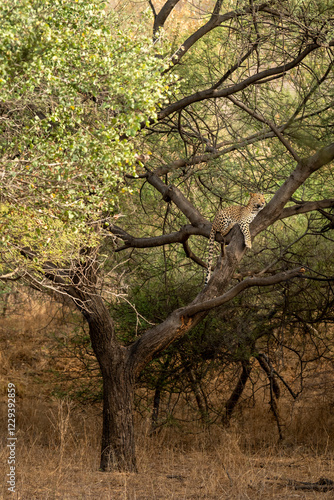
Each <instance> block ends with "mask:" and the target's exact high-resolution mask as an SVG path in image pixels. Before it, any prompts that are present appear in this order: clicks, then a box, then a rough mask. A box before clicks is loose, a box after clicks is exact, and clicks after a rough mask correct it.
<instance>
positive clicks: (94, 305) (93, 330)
mask: <svg viewBox="0 0 334 500" xmlns="http://www.w3.org/2000/svg"><path fill="white" fill-rule="evenodd" d="M83 299H84V300H83ZM81 300H82V301H83V303H84V307H80V309H81V311H82V313H83V315H84V316H85V318H86V319H87V321H88V324H89V333H90V338H91V342H92V347H93V349H94V353H95V355H96V358H97V360H98V362H99V365H100V368H101V374H102V379H103V427H102V443H101V462H100V470H103V471H108V470H119V471H131V472H136V470H137V467H136V455H135V439H134V423H133V402H134V385H135V378H134V376H133V369H132V368H131V366H130V363H129V357H128V349H126V348H125V347H122V346H121V345H120V344H119V343H118V342H117V339H116V336H115V331H114V324H113V321H112V319H111V317H110V314H109V311H108V309H107V308H106V306H105V304H104V302H103V300H102V298H101V297H99V296H97V295H91V294H90V295H89V296H87V295H86V296H85V297H82V295H81Z"/></svg>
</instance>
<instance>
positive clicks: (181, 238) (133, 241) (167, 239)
mask: <svg viewBox="0 0 334 500" xmlns="http://www.w3.org/2000/svg"><path fill="white" fill-rule="evenodd" d="M110 231H111V232H112V233H113V234H114V235H115V236H117V237H118V238H120V239H122V240H123V241H124V242H125V245H124V246H122V247H119V248H117V250H116V252H120V251H122V250H125V249H127V248H152V247H159V246H162V245H169V244H171V243H185V242H186V241H187V239H188V238H189V236H191V235H202V236H203V235H205V236H207V237H208V236H209V233H210V226H209V224H207V228H206V230H205V229H204V228H198V227H194V226H192V225H190V224H188V225H185V226H182V227H181V228H180V230H179V231H175V232H173V233H169V234H162V235H160V236H151V237H149V238H136V237H134V236H131V235H130V234H129V233H127V232H126V231H124V230H123V229H122V228H120V227H118V226H111V227H110Z"/></svg>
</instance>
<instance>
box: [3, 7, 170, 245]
mask: <svg viewBox="0 0 334 500" xmlns="http://www.w3.org/2000/svg"><path fill="white" fill-rule="evenodd" d="M0 20H1V33H0V94H1V101H0V115H1V123H0V135H1V139H0V155H1V161H2V167H1V177H2V183H3V184H2V202H3V204H2V211H1V224H2V234H3V238H2V242H3V244H4V245H5V246H6V247H8V245H9V242H11V243H13V240H14V239H15V243H16V246H19V243H21V244H25V245H31V244H34V241H35V240H36V239H37V240H38V242H39V244H40V243H41V244H42V245H43V244H45V243H46V241H47V240H48V238H50V237H51V239H52V242H54V241H55V238H57V237H58V236H59V235H61V234H62V233H63V232H64V231H65V232H66V233H67V234H71V235H72V236H73V234H75V233H76V234H78V231H79V232H81V233H83V232H85V231H87V230H88V229H87V227H88V228H89V226H87V220H88V219H89V220H90V221H92V220H96V219H97V218H100V217H101V214H102V213H103V212H107V211H112V210H113V209H114V207H115V204H116V203H117V202H118V199H119V197H120V195H122V194H124V193H128V192H129V191H130V192H131V189H130V188H129V187H127V186H126V185H125V184H124V183H123V176H124V173H131V174H133V175H136V149H135V144H134V140H133V138H134V136H135V135H136V133H137V132H138V131H139V130H140V128H141V124H142V123H147V121H148V120H152V119H153V120H154V118H155V117H156V107H157V105H159V104H160V103H163V102H164V100H165V99H166V96H168V94H169V90H168V87H169V83H170V82H171V80H173V79H174V78H175V77H171V76H163V75H162V70H163V69H164V68H165V67H166V61H165V60H164V58H163V57H162V51H163V50H164V47H163V44H160V47H158V45H159V44H156V45H155V46H153V44H152V41H150V39H149V38H147V37H146V36H145V35H144V33H143V32H142V30H141V28H140V27H138V26H136V25H135V24H134V23H131V22H130V23H129V25H128V26H127V27H126V29H124V28H122V27H121V23H120V20H119V19H118V18H117V17H116V15H115V14H114V13H108V12H107V10H106V8H105V5H104V4H103V3H100V2H98V1H88V0H77V1H75V2H74V1H73V2H67V1H65V0H59V1H39V0H15V1H13V2H9V1H4V2H2V3H1V5H0ZM13 207H15V210H14V209H13ZM22 217H23V220H22ZM40 221H42V222H40ZM22 223H23V226H24V227H26V229H27V233H26V236H24V237H22V238H21V241H19V240H18V231H17V230H16V229H15V228H16V227H18V226H20V225H21V224H22ZM62 225H66V228H65V229H60V227H61V226H62ZM46 226H50V228H51V229H50V230H51V233H48V232H47V233H46V234H45V238H43V237H42V236H43V235H42V233H43V230H44V229H45V227H46ZM43 228H44V229H43ZM73 228H75V230H74V229H73ZM76 237H77V236H76ZM72 239H73V238H72Z"/></svg>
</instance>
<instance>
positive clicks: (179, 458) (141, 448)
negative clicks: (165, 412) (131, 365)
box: [0, 400, 334, 500]
mask: <svg viewBox="0 0 334 500" xmlns="http://www.w3.org/2000/svg"><path fill="white" fill-rule="evenodd" d="M18 414H19V419H18V432H17V438H18V440H17V457H18V461H17V465H18V478H17V483H16V489H17V495H11V496H10V498H17V499H24V500H33V499H38V500H39V499H40V500H43V499H58V498H59V499H73V498H74V499H99V498H100V499H106V500H107V499H124V500H130V499H131V500H135V499H136V500H139V499H140V500H144V499H161V500H162V499H164V500H165V499H166V500H167V499H175V500H181V499H194V500H195V499H198V500H200V499H236V500H237V499H240V500H241V499H254V500H255V499H271V498H275V499H287V498H291V499H292V498H305V499H307V498H318V497H317V495H320V493H316V492H312V491H310V492H301V491H295V490H294V489H292V488H291V486H289V485H288V480H292V479H293V480H299V481H312V482H316V481H318V480H319V478H320V477H326V478H332V477H333V470H334V469H333V466H334V460H333V453H329V452H327V453H322V454H317V453H316V452H315V451H314V450H311V449H307V448H306V447H294V448H292V447H286V446H284V445H282V446H277V445H276V446H272V445H271V446H266V447H265V446H263V447H262V448H258V449H257V450H256V452H250V451H249V450H246V449H244V448H245V447H244V444H245V439H244V438H245V432H247V431H243V429H242V428H237V427H236V426H235V427H234V428H233V429H230V430H228V431H226V430H223V429H222V428H218V427H216V428H211V429H209V430H203V429H200V428H194V429H193V430H192V432H190V431H189V430H188V432H187V433H186V432H185V431H184V432H183V433H182V432H177V431H176V430H175V429H164V430H163V431H162V432H161V433H160V435H158V436H154V437H148V433H147V432H146V426H145V423H144V422H141V423H140V424H138V437H137V458H138V467H139V473H138V474H127V473H102V472H99V471H97V467H98V460H99V433H100V428H99V427H100V426H99V423H100V418H99V412H98V411H97V410H94V409H92V408H90V409H88V410H87V411H85V412H83V411H82V410H80V409H78V408H75V407H74V406H73V404H72V403H71V402H68V401H66V400H65V401H49V402H48V403H47V404H46V403H45V402H43V401H37V400H35V401H34V406H32V405H31V402H23V401H21V402H20V403H19V405H18ZM1 420H2V422H1V424H2V426H5V415H2V418H1ZM257 432H258V433H259V432H261V430H260V429H258V430H257ZM248 439H250V436H248ZM6 459H7V450H6V448H5V447H4V448H3V449H2V450H1V454H0V461H1V464H6ZM6 469H7V468H6V465H5V466H3V467H2V468H1V474H2V477H3V486H2V490H1V493H0V495H1V498H7V495H6V488H5V481H6V472H7V471H6ZM321 498H324V499H326V498H333V492H328V493H321Z"/></svg>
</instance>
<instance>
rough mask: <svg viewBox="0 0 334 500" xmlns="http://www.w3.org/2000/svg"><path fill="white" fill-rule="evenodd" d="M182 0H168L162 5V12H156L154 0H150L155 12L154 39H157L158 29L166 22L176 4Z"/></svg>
mask: <svg viewBox="0 0 334 500" xmlns="http://www.w3.org/2000/svg"><path fill="white" fill-rule="evenodd" d="M179 1H180V0H167V2H166V3H165V4H164V5H163V6H162V8H161V10H160V12H159V13H158V14H156V11H155V9H154V6H153V4H152V1H151V0H149V2H150V5H151V8H152V10H153V14H154V25H153V40H156V39H157V35H158V31H159V29H160V28H162V27H163V25H164V24H165V22H166V19H167V17H168V16H169V14H170V13H171V12H172V10H173V9H174V7H175V5H176V4H177V3H179Z"/></svg>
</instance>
